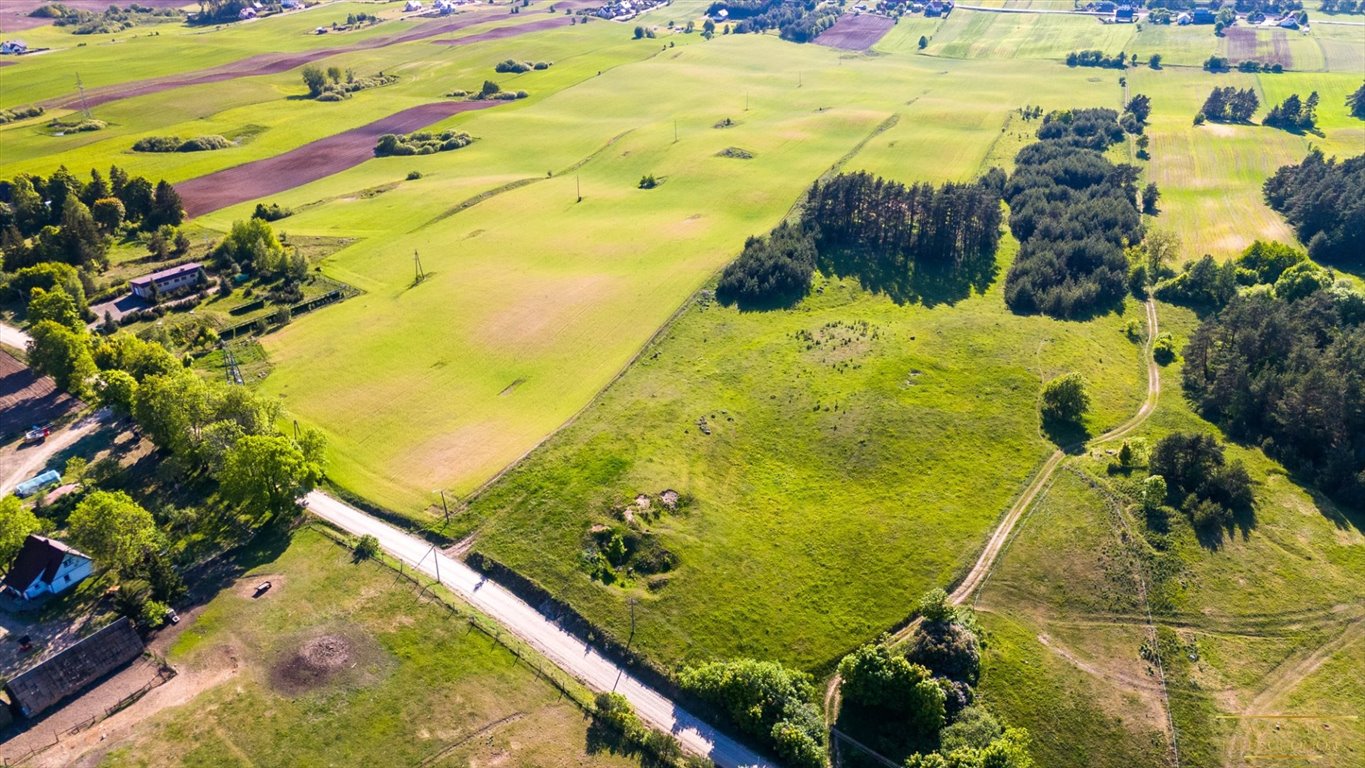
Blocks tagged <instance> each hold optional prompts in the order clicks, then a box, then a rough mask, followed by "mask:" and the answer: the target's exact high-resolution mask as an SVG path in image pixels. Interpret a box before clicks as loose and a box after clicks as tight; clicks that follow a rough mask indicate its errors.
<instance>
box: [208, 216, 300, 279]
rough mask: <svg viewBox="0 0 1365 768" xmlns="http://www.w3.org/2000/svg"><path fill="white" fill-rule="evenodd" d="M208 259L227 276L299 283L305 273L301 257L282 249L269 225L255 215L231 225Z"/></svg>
mask: <svg viewBox="0 0 1365 768" xmlns="http://www.w3.org/2000/svg"><path fill="white" fill-rule="evenodd" d="M212 256H213V260H214V264H215V265H216V266H217V268H218V269H219V270H221V271H223V272H227V273H229V274H230V273H236V272H241V273H245V274H254V275H259V276H261V277H265V278H272V277H280V276H287V277H289V278H291V279H293V280H302V279H303V278H304V277H305V276H306V275H307V273H308V264H307V262H306V260H305V259H304V258H303V256H302V255H301V254H299V253H298V251H297V250H286V249H285V247H284V244H283V243H281V242H280V238H279V236H278V235H276V234H275V230H274V229H273V228H272V227H271V226H270V223H269V222H267V221H266V220H265V219H262V218H259V217H256V216H252V217H251V218H250V219H247V220H245V221H240V220H239V221H234V222H232V229H231V230H229V231H228V233H227V235H226V236H225V237H224V238H223V239H222V241H221V242H219V243H218V245H217V246H215V247H214V249H213V251H212Z"/></svg>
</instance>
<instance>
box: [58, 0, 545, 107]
mask: <svg viewBox="0 0 1365 768" xmlns="http://www.w3.org/2000/svg"><path fill="white" fill-rule="evenodd" d="M501 18H503V16H494V15H492V14H488V13H470V14H468V15H467V16H460V17H456V18H454V19H449V20H445V21H439V22H428V23H424V24H421V25H419V26H417V27H416V28H414V29H410V30H407V31H405V32H401V33H399V34H396V35H389V36H385V37H376V38H372V39H369V40H362V41H360V42H356V43H352V44H351V45H341V46H333V47H331V48H319V49H317V50H312V51H302V52H299V53H262V54H258V55H255V56H248V57H247V58H245V59H239V60H237V61H232V62H228V63H227V64H221V65H219V66H216V67H209V68H207V69H201V70H197V71H194V72H184V73H181V74H178V75H169V76H166V77H154V78H150V79H147V80H138V81H134V82H131V83H119V84H117V85H108V86H104V87H101V88H92V89H90V90H88V91H86V92H85V97H84V100H82V98H81V97H80V96H76V95H70V94H69V95H67V96H62V97H59V98H56V99H50V100H48V101H46V102H44V103H43V106H45V107H47V108H48V109H53V108H57V109H78V108H90V107H98V106H100V105H102V104H108V103H110V102H113V101H120V100H122V99H131V98H134V97H137V96H146V95H148V94H153V93H160V92H162V91H168V90H171V89H174V88H185V87H188V86H192V85H204V84H206V83H218V82H222V81H224V80H236V79H237V78H241V77H258V76H261V75H275V74H279V73H281V72H288V71H289V70H291V69H296V68H298V67H301V66H303V65H305V64H308V63H310V62H313V61H317V60H319V59H325V58H327V57H329V56H336V55H338V54H343V53H352V52H355V51H369V50H374V49H376V48H387V47H388V46H391V45H401V44H403V43H411V42H416V41H418V40H425V39H427V38H431V37H437V36H439V35H445V34H449V33H452V32H458V31H460V30H462V29H465V28H467V27H472V26H476V25H479V24H485V23H488V22H491V21H495V20H497V19H501ZM568 22H569V19H568V17H564V16H554V17H552V18H548V19H544V18H542V19H537V20H535V21H530V22H525V23H522V24H516V25H512V26H507V27H496V28H494V29H490V30H488V31H487V32H480V33H477V34H473V35H469V36H467V37H461V38H456V39H453V40H445V41H437V42H440V43H441V44H443V45H467V44H470V43H478V42H484V41H486V40H502V39H505V38H508V37H513V36H515V35H521V34H525V33H527V32H535V31H538V30H541V29H548V28H550V27H556V26H561V25H564V24H567V23H568Z"/></svg>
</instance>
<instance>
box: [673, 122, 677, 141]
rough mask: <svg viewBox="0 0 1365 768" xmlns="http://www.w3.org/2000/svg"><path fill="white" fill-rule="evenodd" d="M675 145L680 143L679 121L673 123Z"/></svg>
mask: <svg viewBox="0 0 1365 768" xmlns="http://www.w3.org/2000/svg"><path fill="white" fill-rule="evenodd" d="M673 143H674V144H677V143H678V121H677V120H674V121H673Z"/></svg>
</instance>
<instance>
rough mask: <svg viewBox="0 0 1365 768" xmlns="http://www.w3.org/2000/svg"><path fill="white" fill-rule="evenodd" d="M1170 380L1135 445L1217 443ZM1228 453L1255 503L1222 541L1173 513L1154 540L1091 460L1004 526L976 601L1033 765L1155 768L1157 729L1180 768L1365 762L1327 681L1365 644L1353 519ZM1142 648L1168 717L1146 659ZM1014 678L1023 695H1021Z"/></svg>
mask: <svg viewBox="0 0 1365 768" xmlns="http://www.w3.org/2000/svg"><path fill="white" fill-rule="evenodd" d="M1161 314H1162V317H1163V324H1164V328H1165V330H1168V331H1171V332H1173V333H1174V334H1175V335H1176V336H1177V338H1178V340H1179V341H1180V343H1182V344H1183V339H1184V337H1185V336H1186V334H1188V332H1189V331H1191V330H1192V329H1193V326H1194V318H1193V316H1192V315H1191V314H1190V313H1189V312H1188V311H1186V310H1182V309H1179V308H1177V307H1173V306H1166V305H1163V306H1162V308H1161ZM1179 368H1180V364H1179V363H1178V362H1177V363H1175V364H1172V365H1171V366H1168V367H1166V368H1164V369H1163V371H1162V379H1163V391H1162V396H1161V402H1160V405H1159V407H1158V409H1157V411H1156V412H1155V413H1154V415H1153V416H1152V418H1151V420H1150V421H1149V422H1148V424H1147V425H1146V426H1145V427H1144V428H1143V429H1142V430H1141V431H1140V432H1139V433H1138V434H1137V435H1136V437H1137V438H1138V439H1141V440H1145V441H1147V443H1148V444H1149V445H1150V444H1152V443H1155V441H1156V440H1158V439H1159V438H1160V437H1162V436H1163V435H1165V434H1169V433H1170V432H1172V431H1176V430H1182V431H1190V430H1200V431H1213V432H1215V433H1216V429H1215V428H1213V427H1212V426H1211V425H1209V424H1207V423H1206V422H1204V421H1203V420H1201V419H1199V418H1198V417H1197V416H1195V415H1194V414H1192V413H1191V412H1190V411H1189V408H1188V406H1187V405H1186V404H1185V402H1184V399H1183V396H1182V395H1181V393H1180V389H1179V375H1180V370H1179ZM1110 448H1112V446H1110ZM1228 454H1229V459H1240V460H1242V461H1243V462H1245V463H1246V465H1247V468H1248V470H1249V471H1250V472H1251V475H1252V478H1253V481H1254V487H1255V492H1256V504H1255V512H1254V516H1253V518H1252V519H1251V520H1247V521H1243V523H1242V524H1241V525H1240V526H1239V527H1237V528H1235V529H1233V530H1229V531H1226V532H1225V533H1224V534H1223V535H1221V536H1217V537H1208V536H1198V535H1196V532H1195V531H1194V529H1193V528H1192V527H1191V526H1190V524H1189V522H1188V521H1187V520H1186V518H1184V517H1183V516H1182V515H1180V514H1179V513H1175V514H1172V515H1171V516H1170V517H1169V518H1168V519H1167V522H1166V525H1167V526H1168V531H1167V532H1165V533H1164V534H1161V533H1160V531H1161V526H1159V525H1158V526H1157V527H1155V528H1153V529H1152V530H1155V531H1157V532H1158V534H1159V535H1154V534H1149V533H1148V530H1149V524H1148V522H1147V520H1146V519H1145V518H1144V515H1143V514H1142V513H1141V512H1140V510H1133V509H1131V506H1132V505H1131V502H1125V501H1123V499H1122V497H1121V496H1120V495H1119V494H1118V493H1116V487H1117V485H1116V484H1118V483H1121V482H1123V476H1122V475H1119V476H1110V475H1108V474H1107V473H1106V471H1105V470H1104V466H1105V465H1106V464H1107V463H1108V461H1109V460H1110V459H1111V457H1110V456H1109V455H1108V454H1106V453H1103V452H1101V451H1098V450H1097V451H1095V452H1092V454H1091V455H1090V456H1088V457H1087V458H1085V459H1082V460H1080V461H1079V462H1077V463H1076V465H1075V466H1073V467H1072V468H1070V469H1064V470H1063V471H1061V472H1059V474H1058V476H1057V478H1056V480H1055V481H1054V483H1053V485H1052V486H1051V487H1050V488H1049V489H1048V491H1047V492H1046V494H1045V495H1044V496H1043V497H1042V498H1041V499H1040V500H1039V502H1038V504H1037V506H1036V507H1035V508H1034V509H1033V510H1032V512H1030V514H1029V516H1028V517H1027V518H1026V519H1025V520H1024V521H1023V522H1022V523H1021V526H1020V527H1019V528H1018V529H1017V530H1016V533H1015V538H1014V540H1013V541H1012V543H1011V544H1010V547H1009V549H1008V550H1007V551H1006V553H1005V554H1004V556H1003V557H1002V559H1001V560H1000V561H999V562H998V564H997V567H996V570H995V572H994V573H993V574H992V576H991V579H990V581H989V582H988V583H987V585H986V586H985V588H984V589H983V591H982V592H981V594H980V596H979V602H978V606H977V607H978V610H979V611H980V612H981V616H982V623H983V625H984V626H985V627H986V628H987V630H988V632H989V636H988V638H989V641H988V650H987V652H986V654H985V658H984V661H983V666H984V667H985V669H986V671H985V672H984V673H983V680H984V682H983V695H984V696H985V697H986V698H987V700H988V701H990V703H991V705H992V707H994V708H998V709H999V710H1000V711H1002V712H1003V713H1004V714H1005V715H1006V717H1007V718H1009V719H1010V720H1011V721H1013V722H1015V723H1017V724H1019V725H1024V726H1026V727H1028V728H1029V729H1030V731H1032V733H1033V734H1034V737H1035V739H1036V740H1037V755H1038V756H1039V757H1040V758H1042V757H1046V756H1053V757H1054V758H1055V760H1056V762H1058V763H1060V762H1061V761H1062V758H1063V756H1064V755H1066V754H1069V753H1070V752H1071V751H1072V750H1079V751H1081V752H1082V753H1085V754H1091V755H1100V754H1104V755H1106V757H1105V758H1104V760H1111V761H1112V762H1107V763H1106V762H1104V761H1103V760H1101V759H1100V758H1098V757H1096V758H1095V761H1094V762H1087V763H1086V764H1087V765H1092V764H1093V765H1101V764H1113V765H1119V764H1128V765H1152V766H1157V765H1165V764H1166V759H1167V758H1166V756H1167V754H1168V753H1169V744H1170V735H1169V734H1170V725H1169V723H1170V722H1173V723H1174V726H1175V732H1176V737H1177V743H1178V746H1179V750H1180V755H1181V764H1182V765H1186V764H1187V765H1208V766H1215V765H1225V766H1231V765H1244V764H1248V763H1250V762H1252V761H1257V762H1260V761H1261V760H1266V759H1269V758H1267V757H1263V756H1266V755H1281V756H1282V757H1280V758H1277V760H1286V761H1288V762H1286V763H1285V764H1293V765H1310V764H1311V765H1318V764H1322V765H1347V764H1350V763H1351V762H1352V761H1353V760H1354V759H1355V756H1358V755H1359V754H1361V752H1362V750H1365V731H1362V728H1361V724H1360V722H1359V717H1358V716H1356V713H1358V712H1359V710H1360V708H1361V706H1362V705H1363V704H1365V698H1362V692H1361V691H1360V690H1359V688H1358V686H1353V685H1352V684H1351V683H1349V682H1345V681H1333V680H1332V679H1331V678H1330V677H1329V676H1328V675H1330V670H1332V669H1336V668H1340V667H1343V666H1346V665H1349V664H1350V663H1351V660H1352V659H1358V658H1359V653H1360V647H1361V645H1362V643H1361V642H1360V640H1361V636H1362V635H1365V613H1363V612H1362V611H1361V609H1360V606H1361V605H1362V604H1363V603H1362V601H1365V587H1362V585H1361V581H1360V574H1361V573H1365V518H1362V516H1361V515H1360V513H1358V512H1356V513H1352V512H1350V511H1348V510H1344V509H1341V508H1339V507H1337V506H1336V505H1334V504H1332V503H1331V502H1330V501H1328V500H1326V499H1324V498H1322V497H1321V496H1320V495H1318V494H1316V493H1313V492H1311V491H1309V490H1307V489H1305V488H1303V487H1301V486H1300V485H1298V484H1297V483H1295V482H1294V481H1293V479H1292V478H1290V477H1289V476H1288V475H1287V474H1286V473H1285V471H1284V469H1283V468H1281V467H1280V466H1279V465H1278V464H1276V463H1275V462H1272V461H1270V460H1268V459H1266V458H1265V456H1264V455H1263V454H1261V452H1260V451H1258V450H1255V449H1248V448H1244V447H1239V446H1235V445H1229V448H1228ZM1137 476H1138V477H1141V476H1143V475H1142V474H1141V472H1140V471H1139V473H1138V475H1137ZM1144 597H1145V599H1144ZM1148 611H1150V613H1151V617H1152V621H1151V623H1149V621H1148ZM1153 638H1156V643H1157V644H1158V647H1159V648H1160V649H1161V656H1162V661H1163V662H1164V667H1165V669H1164V671H1165V676H1166V687H1167V695H1168V696H1169V712H1170V715H1169V717H1170V719H1169V720H1168V715H1167V704H1166V697H1165V696H1163V694H1162V692H1161V685H1160V677H1159V674H1158V672H1157V669H1156V666H1155V664H1154V663H1153V661H1152V657H1150V656H1144V654H1143V647H1144V644H1147V645H1148V646H1150V645H1151V644H1152V640H1153ZM997 639H998V640H999V641H1000V642H997ZM1319 654H1320V655H1321V657H1320V658H1319V657H1318V655H1319ZM1021 668H1023V669H1021ZM1024 669H1027V674H1028V675H1029V676H1030V679H1031V681H1033V682H1034V684H1035V685H1036V686H1037V687H1036V688H1030V687H1029V686H1020V685H1019V684H1018V683H1019V675H1021V674H1024ZM1057 699H1060V700H1061V701H1063V702H1064V706H1063V707H1062V712H1063V716H1061V717H1058V716H1057V711H1056V708H1055V704H1054V700H1057ZM1069 702H1085V708H1088V710H1089V711H1084V709H1085V708H1082V709H1083V711H1082V713H1081V715H1080V716H1077V717H1073V716H1072V715H1069V714H1067V710H1068V709H1070V708H1072V707H1073V706H1076V707H1079V706H1080V704H1079V703H1077V704H1074V705H1073V704H1071V703H1069ZM1125 744H1126V745H1129V747H1128V748H1124V749H1119V748H1116V747H1113V745H1125ZM1142 745H1148V748H1146V749H1143V748H1142ZM1111 748H1112V750H1113V751H1109V750H1110V749H1111ZM1274 764H1278V763H1274Z"/></svg>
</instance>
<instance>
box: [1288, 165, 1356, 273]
mask: <svg viewBox="0 0 1365 768" xmlns="http://www.w3.org/2000/svg"><path fill="white" fill-rule="evenodd" d="M1263 189H1264V192H1265V200H1266V202H1267V203H1268V204H1269V205H1270V207H1271V208H1274V209H1275V210H1276V211H1279V212H1280V213H1281V214H1283V215H1284V217H1285V218H1286V219H1287V220H1288V221H1289V223H1290V225H1292V226H1293V227H1294V232H1295V234H1297V235H1298V236H1299V239H1300V240H1302V241H1303V242H1305V243H1308V255H1309V256H1311V257H1313V258H1314V259H1316V260H1318V261H1320V262H1323V263H1325V264H1340V265H1342V266H1349V267H1356V268H1359V267H1361V266H1365V246H1362V244H1365V155H1357V156H1356V157H1353V158H1350V159H1348V160H1343V161H1338V160H1337V159H1336V158H1331V159H1327V158H1324V157H1323V154H1322V151H1321V150H1318V149H1314V150H1313V151H1312V152H1309V153H1308V156H1307V157H1305V158H1304V159H1303V162H1301V163H1299V164H1297V165H1286V166H1283V167H1282V168H1280V169H1279V170H1278V171H1276V172H1275V174H1274V175H1273V176H1271V177H1270V178H1269V179H1268V180H1267V181H1266V182H1265V186H1264V188H1263Z"/></svg>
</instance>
